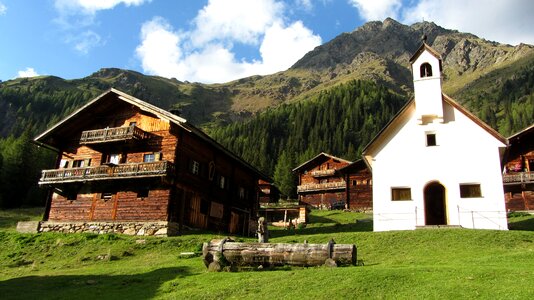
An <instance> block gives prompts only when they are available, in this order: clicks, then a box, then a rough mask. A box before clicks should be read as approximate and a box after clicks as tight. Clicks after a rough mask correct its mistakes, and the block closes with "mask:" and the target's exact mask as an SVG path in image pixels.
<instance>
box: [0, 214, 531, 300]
mask: <svg viewBox="0 0 534 300" xmlns="http://www.w3.org/2000/svg"><path fill="white" fill-rule="evenodd" d="M39 218H40V211H37V210H35V209H33V210H32V209H26V210H7V211H0V245H1V246H0V298H1V299H221V298H223V299H291V298H293V299H295V298H298V299H367V298H371V299H407V298H410V299H470V298H480V299H488V298H494V299H532V298H534V285H533V282H534V231H533V230H534V216H530V215H524V214H514V215H512V216H511V217H510V218H509V224H510V228H511V230H509V231H494V230H472V229H438V230H430V229H429V230H416V231H393V232H380V233H376V232H372V231H371V230H372V223H371V221H370V216H369V215H365V214H359V213H350V212H342V211H313V212H312V214H311V217H310V224H309V225H308V226H307V227H306V228H300V229H295V230H282V229H274V228H272V230H271V239H270V242H295V243H296V242H299V243H300V242H303V241H304V240H307V241H308V242H309V243H326V242H328V241H329V240H330V239H332V238H333V239H334V240H335V241H336V242H337V243H344V244H345V243H352V244H356V246H357V248H358V260H359V261H360V265H359V266H350V267H338V268H327V267H324V266H321V267H308V268H301V267H279V268H274V269H262V270H242V271H238V272H220V273H210V272H207V270H206V267H205V266H204V264H203V262H202V259H201V257H200V256H193V257H190V256H189V257H188V256H184V255H181V253H183V252H197V253H198V252H199V251H200V249H201V245H202V243H203V242H206V241H209V240H211V239H213V238H221V237H223V235H220V234H217V233H213V232H201V231H191V232H187V233H186V234H184V235H182V236H178V237H170V238H157V237H132V236H123V235H109V234H106V235H96V234H59V233H46V234H19V233H17V232H16V231H15V226H16V221H17V220H38V219H39ZM236 239H237V240H239V241H253V240H254V239H249V238H242V237H236Z"/></svg>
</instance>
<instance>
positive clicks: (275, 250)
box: [202, 239, 356, 270]
mask: <svg viewBox="0 0 534 300" xmlns="http://www.w3.org/2000/svg"><path fill="white" fill-rule="evenodd" d="M202 258H203V260H204V264H205V265H206V267H208V268H209V269H213V270H220V269H221V268H222V267H225V266H237V267H243V266H252V267H257V266H263V267H266V266H282V265H291V266H318V265H325V264H326V265H330V266H344V265H356V246H355V245H353V244H336V243H335V242H334V241H333V240H331V241H330V242H328V243H326V244H308V243H302V244H289V243H238V242H234V241H233V240H231V239H222V240H211V241H210V242H208V243H204V245H203V247H202Z"/></svg>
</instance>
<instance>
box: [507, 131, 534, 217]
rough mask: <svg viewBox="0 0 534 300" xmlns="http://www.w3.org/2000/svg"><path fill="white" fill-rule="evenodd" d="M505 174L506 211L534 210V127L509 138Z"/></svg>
mask: <svg viewBox="0 0 534 300" xmlns="http://www.w3.org/2000/svg"><path fill="white" fill-rule="evenodd" d="M508 143H509V145H508V149H507V152H506V155H505V165H504V174H503V184H504V193H505V195H504V196H505V200H506V209H507V210H508V211H518V210H534V125H531V126H529V127H528V128H525V129H524V130H522V131H520V132H518V133H516V134H514V135H512V136H511V137H509V138H508Z"/></svg>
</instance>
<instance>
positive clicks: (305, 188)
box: [293, 152, 372, 210]
mask: <svg viewBox="0 0 534 300" xmlns="http://www.w3.org/2000/svg"><path fill="white" fill-rule="evenodd" d="M293 172H297V173H298V176H299V185H298V186H297V194H298V199H299V203H300V204H306V205H309V206H312V207H315V208H324V209H336V208H338V209H339V208H347V209H362V210H367V209H370V208H371V207H372V206H371V205H370V204H369V203H371V202H372V200H371V190H372V188H371V185H372V181H371V174H370V172H369V171H368V170H367V166H366V165H365V163H362V162H360V161H358V162H355V163H352V162H350V161H348V160H345V159H342V158H338V157H335V156H332V155H330V154H326V153H324V152H323V153H320V154H318V155H317V156H315V157H314V158H312V159H310V160H309V161H307V162H305V163H303V164H302V165H300V166H298V167H296V168H295V169H293Z"/></svg>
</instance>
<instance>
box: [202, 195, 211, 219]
mask: <svg viewBox="0 0 534 300" xmlns="http://www.w3.org/2000/svg"><path fill="white" fill-rule="evenodd" d="M209 208H210V203H209V202H208V201H207V200H206V199H204V198H202V199H200V213H201V214H203V215H207V214H208V213H209Z"/></svg>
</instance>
